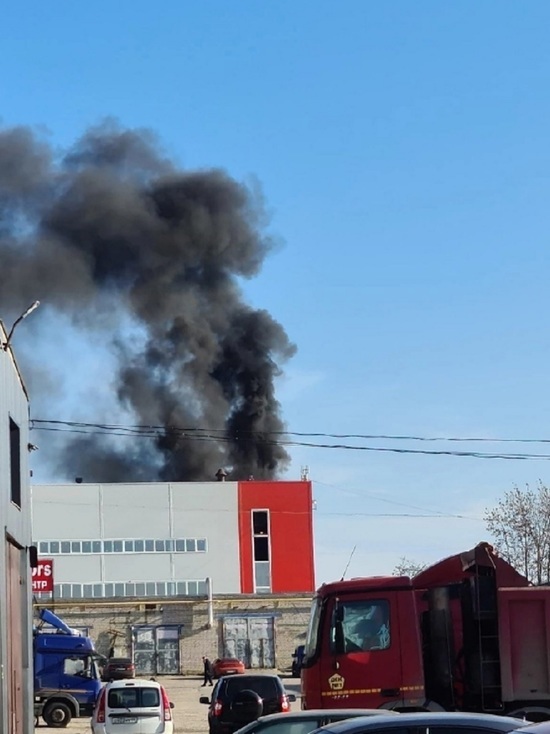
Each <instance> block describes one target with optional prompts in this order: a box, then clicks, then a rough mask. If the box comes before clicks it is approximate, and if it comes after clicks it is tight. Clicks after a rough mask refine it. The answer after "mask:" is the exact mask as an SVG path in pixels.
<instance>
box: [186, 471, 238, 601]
mask: <svg viewBox="0 0 550 734" xmlns="http://www.w3.org/2000/svg"><path fill="white" fill-rule="evenodd" d="M172 490H173V491H172V503H173V516H174V536H175V537H192V538H207V542H208V545H207V553H206V554H205V553H196V554H192V555H189V556H188V555H187V554H181V555H176V556H174V559H175V564H176V569H177V571H178V575H179V574H180V573H181V570H180V569H183V568H186V569H189V572H190V573H191V572H192V573H193V576H189V578H195V579H197V578H199V579H200V578H205V577H206V576H210V578H211V579H212V587H213V589H212V590H213V592H214V594H238V593H239V592H240V586H241V584H240V571H239V530H238V497H237V491H238V484H237V482H178V483H174V484H173V485H172Z"/></svg>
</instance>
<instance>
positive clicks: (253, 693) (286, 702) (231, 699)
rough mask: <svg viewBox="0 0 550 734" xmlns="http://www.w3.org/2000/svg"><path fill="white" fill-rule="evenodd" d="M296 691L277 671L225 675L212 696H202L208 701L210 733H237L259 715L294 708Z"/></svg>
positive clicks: (215, 687)
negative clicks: (288, 689) (289, 690)
mask: <svg viewBox="0 0 550 734" xmlns="http://www.w3.org/2000/svg"><path fill="white" fill-rule="evenodd" d="M295 700H296V696H295V695H294V694H288V693H287V692H286V691H285V688H284V686H283V684H282V681H281V679H280V678H279V676H277V675H253V674H248V673H244V674H243V675H224V676H222V677H221V678H220V679H219V680H218V682H217V683H216V685H215V686H214V689H213V691H212V698H210V699H209V698H208V696H201V698H200V702H201V703H207V704H208V705H209V706H210V708H209V709H208V728H209V731H210V734H233V732H235V731H237V729H240V728H241V727H242V726H244V725H245V724H249V723H250V722H251V721H255V720H256V719H257V718H258V717H259V716H265V715H266V714H278V713H285V712H287V711H290V702H291V701H295Z"/></svg>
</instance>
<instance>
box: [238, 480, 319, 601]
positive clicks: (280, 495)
mask: <svg viewBox="0 0 550 734" xmlns="http://www.w3.org/2000/svg"><path fill="white" fill-rule="evenodd" d="M238 498H239V499H238V502H239V545H240V564H241V592H242V593H243V594H252V593H254V591H255V586H254V534H253V530H252V512H253V510H267V511H268V513H269V554H270V572H271V591H272V592H273V593H275V594H283V593H287V592H293V591H294V592H303V591H314V590H315V571H314V552H313V517H312V509H313V508H312V500H313V497H312V488H311V482H309V481H298V482H255V481H249V482H239V486H238Z"/></svg>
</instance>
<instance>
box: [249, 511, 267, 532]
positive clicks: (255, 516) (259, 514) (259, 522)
mask: <svg viewBox="0 0 550 734" xmlns="http://www.w3.org/2000/svg"><path fill="white" fill-rule="evenodd" d="M252 527H253V528H254V535H268V523H267V512H266V511H265V510H256V511H255V512H253V513H252Z"/></svg>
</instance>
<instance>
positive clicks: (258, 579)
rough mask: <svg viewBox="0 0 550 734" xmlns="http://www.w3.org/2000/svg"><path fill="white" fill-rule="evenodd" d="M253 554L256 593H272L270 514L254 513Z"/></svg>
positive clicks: (264, 511) (257, 511)
mask: <svg viewBox="0 0 550 734" xmlns="http://www.w3.org/2000/svg"><path fill="white" fill-rule="evenodd" d="M252 533H253V537H252V552H253V563H254V591H256V592H258V593H269V592H270V591H271V563H270V560H271V556H270V547H269V512H268V511H267V510H253V511H252Z"/></svg>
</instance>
